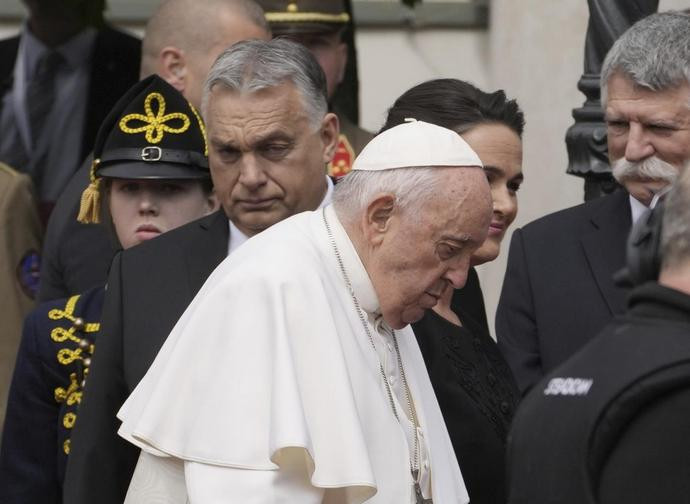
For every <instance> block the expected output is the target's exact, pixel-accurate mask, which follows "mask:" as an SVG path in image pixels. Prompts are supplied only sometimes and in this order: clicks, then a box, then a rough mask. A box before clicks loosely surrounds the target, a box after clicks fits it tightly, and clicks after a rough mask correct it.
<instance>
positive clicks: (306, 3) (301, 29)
mask: <svg viewBox="0 0 690 504" xmlns="http://www.w3.org/2000/svg"><path fill="white" fill-rule="evenodd" d="M346 3H347V2H345V0H289V1H286V0H259V4H261V6H262V7H263V8H264V10H265V11H266V20H267V21H268V23H269V25H270V26H271V31H272V32H273V36H274V37H279V36H282V37H288V38H290V39H293V40H295V41H296V42H299V43H301V44H303V45H304V46H306V47H307V48H308V49H309V50H310V51H311V52H312V54H313V55H314V56H315V57H316V59H317V61H318V62H319V64H320V65H321V68H323V71H324V73H325V74H326V82H327V86H328V100H329V106H330V107H331V109H332V110H333V111H334V112H335V113H336V114H337V115H338V119H339V120H340V137H339V141H338V147H337V149H336V152H335V155H334V156H333V161H331V162H330V163H329V164H328V175H330V176H331V177H333V178H334V179H336V180H337V179H339V178H341V177H343V176H345V175H346V174H347V173H348V172H349V171H350V170H351V169H352V162H353V161H354V160H355V157H356V156H357V155H358V154H359V153H360V151H361V150H362V149H363V148H364V146H365V145H366V144H367V143H368V142H369V140H371V139H372V137H373V135H372V134H371V133H370V132H368V131H366V130H364V129H362V128H360V127H359V126H357V124H356V121H355V120H354V119H355V118H356V115H357V114H356V110H357V106H358V100H357V98H358V93H357V91H356V90H357V75H356V68H355V66H356V61H355V58H356V53H355V50H354V38H353V36H352V32H353V27H354V23H353V20H352V17H351V15H350V13H349V12H348V10H349V9H348V8H347V5H346ZM348 62H349V64H348ZM350 67H351V68H352V70H350V71H348V70H349V68H350ZM347 91H349V96H343V95H344V93H345V92H347ZM348 109H350V110H348Z"/></svg>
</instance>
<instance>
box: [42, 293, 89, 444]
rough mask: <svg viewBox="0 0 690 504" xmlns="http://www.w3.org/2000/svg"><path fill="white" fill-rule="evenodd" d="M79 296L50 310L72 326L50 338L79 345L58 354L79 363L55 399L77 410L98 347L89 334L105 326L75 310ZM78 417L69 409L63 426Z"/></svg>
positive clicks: (66, 361)
mask: <svg viewBox="0 0 690 504" xmlns="http://www.w3.org/2000/svg"><path fill="white" fill-rule="evenodd" d="M79 298H80V296H79V295H76V296H72V297H71V298H69V299H68V300H67V304H66V305H65V308H64V309H62V310H59V309H54V310H50V311H49V312H48V318H49V319H50V320H62V319H67V320H68V321H69V322H71V325H70V327H69V328H65V327H64V326H59V327H55V328H54V329H53V330H52V331H50V339H52V340H53V341H55V342H56V343H66V342H70V343H72V344H76V345H77V348H76V349H75V348H73V345H70V346H68V347H63V348H61V349H59V350H58V353H57V360H58V362H59V363H60V364H62V365H63V366H69V365H71V364H76V366H77V369H76V370H75V371H73V372H71V373H70V375H69V380H70V383H69V385H68V386H67V388H66V389H65V388H63V387H57V388H56V389H55V392H54V394H55V401H57V402H58V403H59V404H62V403H65V404H67V406H71V407H72V409H76V407H77V406H78V405H79V404H80V403H81V398H82V394H83V391H84V385H85V384H86V377H87V376H88V373H89V366H90V365H91V355H93V350H94V344H93V341H92V340H91V339H88V338H87V337H86V336H87V335H89V334H93V333H96V332H98V330H99V329H100V326H101V325H100V323H98V322H85V321H84V319H82V318H81V317H78V316H75V314H74V309H75V307H76V304H77V301H78V300H79ZM80 375H81V376H80ZM80 378H81V379H80ZM76 420H77V415H76V413H74V411H69V412H67V413H65V415H64V416H63V418H62V425H63V426H64V427H65V428H66V429H72V428H73V427H74V423H75V422H76ZM62 449H63V451H64V452H65V453H66V454H68V455H69V451H70V440H69V439H67V440H65V442H64V443H63V445H62Z"/></svg>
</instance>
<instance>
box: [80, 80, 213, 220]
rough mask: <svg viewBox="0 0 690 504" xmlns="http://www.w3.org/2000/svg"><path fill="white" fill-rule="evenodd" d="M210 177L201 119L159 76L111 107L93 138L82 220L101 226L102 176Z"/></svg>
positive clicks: (131, 91)
mask: <svg viewBox="0 0 690 504" xmlns="http://www.w3.org/2000/svg"><path fill="white" fill-rule="evenodd" d="M104 177H105V178H123V179H148V180H155V179H199V180H203V179H208V178H209V177H210V173H209V168H208V145H207V139H206V130H205V128H204V123H203V121H202V119H201V116H200V115H199V113H198V112H197V111H196V109H195V108H194V106H193V105H192V104H191V103H189V102H188V101H187V99H186V98H185V97H184V96H183V95H182V94H181V93H180V92H179V91H177V90H176V89H175V88H174V87H172V86H171V85H170V84H168V83H167V82H166V81H164V80H163V79H161V78H160V77H159V76H157V75H152V76H150V77H147V78H146V79H143V80H141V81H140V82H138V83H137V84H135V85H134V86H133V87H132V88H131V89H130V90H129V91H127V93H125V95H124V96H123V97H122V98H120V100H119V101H118V102H117V103H116V104H115V106H114V107H113V109H112V110H111V111H110V113H109V114H108V116H107V117H106V118H105V120H104V121H103V124H101V127H100V129H99V130H98V135H97V136H96V143H95V146H94V151H93V164H92V166H91V183H90V184H89V187H87V188H86V190H85V191H84V193H83V194H82V198H81V208H80V210H79V217H78V218H77V219H78V220H79V221H80V222H84V223H90V222H94V223H95V222H99V215H98V214H99V208H100V202H99V199H100V183H101V179H102V178H104Z"/></svg>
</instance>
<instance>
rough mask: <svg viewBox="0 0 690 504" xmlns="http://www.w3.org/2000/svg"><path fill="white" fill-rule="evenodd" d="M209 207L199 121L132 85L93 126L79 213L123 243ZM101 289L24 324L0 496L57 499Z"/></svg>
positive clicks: (175, 103) (177, 100) (174, 94)
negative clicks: (88, 170) (88, 169)
mask: <svg viewBox="0 0 690 504" xmlns="http://www.w3.org/2000/svg"><path fill="white" fill-rule="evenodd" d="M217 208H218V204H217V202H216V199H215V196H214V195H213V190H212V185H211V182H210V178H209V171H208V162H207V145H206V134H205V130H204V126H203V123H202V121H201V118H200V117H199V115H198V114H197V112H196V110H195V109H194V107H193V106H192V105H191V104H189V103H188V102H187V100H185V98H184V97H183V96H182V95H181V94H180V93H179V92H178V91H176V90H175V89H174V88H173V87H172V86H170V85H169V84H167V83H166V82H165V81H163V80H162V79H161V78H160V77H157V76H151V77H149V78H147V79H145V80H143V81H141V82H139V83H138V84H136V85H135V86H134V87H133V88H131V89H130V90H129V91H128V92H127V93H126V94H125V96H124V97H122V99H121V100H120V101H119V102H118V103H117V104H116V105H115V108H114V109H113V110H112V111H111V113H110V115H109V116H108V117H107V118H106V119H105V121H104V123H103V124H102V126H101V129H100V131H99V133H98V137H97V139H96V145H95V148H94V162H93V166H92V169H91V184H90V185H89V187H88V188H87V189H86V190H85V191H84V194H83V196H82V207H81V211H80V214H79V220H80V221H82V222H85V223H97V222H99V221H105V224H106V225H107V226H109V228H110V229H111V230H112V232H113V233H114V235H115V237H116V238H117V241H118V243H119V245H120V247H122V248H125V249H126V248H129V247H132V246H135V245H137V244H139V243H140V242H142V241H145V240H148V239H150V238H154V237H155V236H157V235H158V234H161V233H164V232H166V231H168V230H170V229H173V228H174V227H177V226H179V225H182V224H185V223H187V222H189V221H191V220H194V219H196V218H199V217H202V216H204V215H206V214H208V213H211V212H213V211H215V210H216V209H217ZM105 290H106V288H105V287H97V288H94V289H91V290H89V291H87V292H85V293H83V294H78V295H74V296H71V297H69V298H67V299H61V300H56V301H50V302H47V303H44V304H42V305H39V306H38V307H37V308H36V309H35V310H34V311H33V312H31V313H30V314H29V316H28V317H27V319H26V321H25V324H24V330H23V335H22V341H21V344H20V347H19V353H18V356H17V362H16V369H15V372H14V376H13V379H12V385H11V389H10V395H9V400H8V408H7V417H6V422H5V427H4V431H3V437H2V447H1V448H0V502H3V503H5V504H9V503H23V504H26V503H41V504H45V503H59V502H62V481H63V478H64V474H65V467H66V463H67V456H68V455H69V453H70V433H71V430H72V428H73V427H74V424H75V422H76V420H77V416H78V407H79V404H80V402H81V398H82V392H83V388H84V385H85V383H86V381H87V379H88V375H89V366H90V364H91V356H92V354H93V352H94V348H95V345H96V344H97V338H98V331H99V326H100V324H99V321H100V317H101V309H102V306H103V298H104V293H105Z"/></svg>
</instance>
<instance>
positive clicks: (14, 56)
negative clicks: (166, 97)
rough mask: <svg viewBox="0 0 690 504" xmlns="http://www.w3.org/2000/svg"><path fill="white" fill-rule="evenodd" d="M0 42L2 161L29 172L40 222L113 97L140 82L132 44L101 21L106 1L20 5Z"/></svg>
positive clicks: (42, 0) (47, 0)
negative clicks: (14, 28) (22, 10)
mask: <svg viewBox="0 0 690 504" xmlns="http://www.w3.org/2000/svg"><path fill="white" fill-rule="evenodd" d="M23 3H24V4H25V5H26V8H27V9H28V11H29V17H28V19H27V20H26V22H25V23H24V25H23V26H22V28H21V32H20V34H19V36H17V37H13V38H10V39H7V40H3V41H0V80H1V82H2V84H0V94H1V95H2V96H1V99H2V101H1V102H0V103H1V104H0V107H1V109H0V161H2V162H5V163H7V164H9V165H10V166H12V167H14V168H15V169H17V170H18V171H20V172H23V173H26V174H28V175H29V176H30V177H31V179H32V180H33V182H34V185H35V186H36V193H37V196H38V201H39V205H40V207H39V208H40V215H41V219H42V221H43V222H44V223H45V222H47V220H48V216H49V215H50V212H51V210H52V208H53V205H54V204H55V202H56V201H57V199H58V197H59V196H60V194H61V192H62V190H63V189H64V188H65V186H66V184H67V182H68V181H69V179H70V177H71V176H72V175H73V174H74V172H75V171H77V169H78V167H79V165H80V163H81V162H82V160H83V158H84V157H85V156H86V155H87V154H88V152H89V151H90V150H91V147H92V146H93V142H94V139H95V137H96V132H97V130H98V127H99V126H100V124H101V122H102V121H103V119H104V117H105V116H106V114H107V113H108V111H109V110H110V109H111V108H112V106H113V105H114V104H115V102H116V101H117V99H118V98H120V96H121V95H122V94H123V93H124V92H125V91H126V90H127V89H128V88H129V87H130V86H131V85H132V84H134V83H135V82H136V81H137V79H138V70H139V60H140V48H141V43H140V41H139V40H138V39H136V38H134V37H132V36H130V35H127V34H125V33H123V32H121V31H118V30H115V29H113V28H111V27H109V26H108V25H107V24H106V23H105V22H104V20H103V10H104V8H105V0H23Z"/></svg>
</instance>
